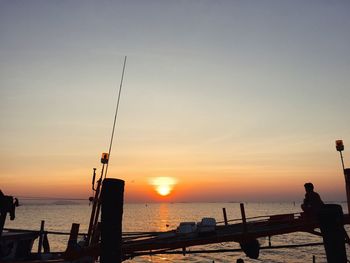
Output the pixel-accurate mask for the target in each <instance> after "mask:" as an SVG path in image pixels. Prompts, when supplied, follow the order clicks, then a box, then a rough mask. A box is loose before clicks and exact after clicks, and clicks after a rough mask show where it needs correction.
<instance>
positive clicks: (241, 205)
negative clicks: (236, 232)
mask: <svg viewBox="0 0 350 263" xmlns="http://www.w3.org/2000/svg"><path fill="white" fill-rule="evenodd" d="M239 206H240V208H241V216H242V223H243V232H244V233H246V232H247V218H246V217H245V210H244V204H243V203H240V204H239Z"/></svg>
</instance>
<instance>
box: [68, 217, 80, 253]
mask: <svg viewBox="0 0 350 263" xmlns="http://www.w3.org/2000/svg"><path fill="white" fill-rule="evenodd" d="M79 227H80V224H76V223H73V224H72V227H71V229H70V234H69V239H68V244H67V251H69V250H70V249H74V248H75V247H76V245H77V242H78V235H79Z"/></svg>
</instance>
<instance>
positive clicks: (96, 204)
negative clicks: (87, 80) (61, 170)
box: [86, 56, 127, 245]
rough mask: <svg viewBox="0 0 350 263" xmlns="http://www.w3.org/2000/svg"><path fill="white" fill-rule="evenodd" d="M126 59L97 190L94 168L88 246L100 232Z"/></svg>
mask: <svg viewBox="0 0 350 263" xmlns="http://www.w3.org/2000/svg"><path fill="white" fill-rule="evenodd" d="M126 59H127V56H125V57H124V64H123V71H122V76H121V80H120V85H119V92H118V99H117V103H116V109H115V114H114V121H113V128H112V135H111V140H110V143H109V150H108V153H102V158H101V163H102V170H101V176H100V178H99V180H98V181H97V186H96V189H95V188H94V184H95V175H96V174H95V170H96V169H95V168H94V174H93V181H92V190H93V191H95V197H94V198H91V200H93V207H92V211H91V217H90V224H89V229H88V235H87V238H86V241H87V242H86V243H87V245H90V244H91V243H92V242H93V240H92V239H93V237H94V236H96V231H99V230H98V229H97V225H98V218H99V214H100V209H101V203H100V189H101V185H102V180H103V179H104V178H106V177H107V171H108V164H109V159H110V155H111V150H112V145H113V139H114V133H115V126H116V123H117V117H118V110H119V102H120V96H121V91H122V87H123V80H124V73H125V66H126Z"/></svg>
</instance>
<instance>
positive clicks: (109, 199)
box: [100, 178, 124, 263]
mask: <svg viewBox="0 0 350 263" xmlns="http://www.w3.org/2000/svg"><path fill="white" fill-rule="evenodd" d="M123 202H124V181H123V180H119V179H112V178H107V179H104V181H103V184H102V191H101V257H100V260H101V263H121V262H122V249H121V247H122V217H123Z"/></svg>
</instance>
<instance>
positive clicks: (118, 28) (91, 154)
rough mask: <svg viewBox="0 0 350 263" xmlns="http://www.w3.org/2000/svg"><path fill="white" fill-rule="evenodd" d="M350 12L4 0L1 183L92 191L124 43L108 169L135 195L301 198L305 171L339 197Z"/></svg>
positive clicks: (333, 7) (335, 5) (17, 189)
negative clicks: (165, 182) (164, 187)
mask: <svg viewBox="0 0 350 263" xmlns="http://www.w3.org/2000/svg"><path fill="white" fill-rule="evenodd" d="M349 14H350V2H349V1H346V0H344V1H326V0H324V1H322V0H317V1H316V0H315V1H295V0H289V1H279V0H274V1H269V0H264V1H259V0H256V1H249V0H248V1H246V0H241V1H238V0H237V1H229V0H227V1H221V0H217V1H213V0H178V1H170V0H158V1H153V0H147V1H144V0H139V1H134V0H131V1H82V0H81V1H79V0H77V1H66V0H51V1H47V0H45V1H44V0H43V1H36V0H32V1H17V0H8V1H6V0H0V114H1V115H0V118H1V122H0V138H1V140H0V189H1V190H2V191H3V192H4V193H5V194H9V195H17V196H23V197H65V198H68V197H69V198H87V197H88V196H89V195H91V174H92V168H93V167H96V168H97V170H98V171H100V169H101V164H100V155H101V153H102V152H106V151H108V146H109V140H110V135H111V130H112V123H113V117H114V109H115V105H116V99H117V92H118V87H119V81H120V76H121V71H122V66H123V59H124V56H125V55H127V56H128V60H127V66H126V72H125V78H124V86H123V92H122V96H121V103H120V108H119V109H120V111H119V115H118V122H117V127H116V135H115V141H114V145H113V150H112V153H111V160H110V165H109V172H108V177H114V178H120V179H123V180H125V182H126V188H125V197H126V201H128V202H152V201H156V202H162V201H166V202H168V201H171V202H177V201H189V202H191V201H253V200H255V201H281V200H292V201H301V200H302V199H303V195H304V190H303V184H304V183H305V182H309V181H311V182H313V183H314V185H315V188H316V191H317V192H319V193H320V194H321V196H322V198H323V199H325V200H329V201H330V200H344V199H345V186H344V176H343V174H342V171H341V163H340V158H339V153H337V152H336V150H335V143H334V142H335V140H336V139H343V140H344V144H345V151H344V157H345V163H346V164H347V165H348V167H349V166H350V119H349V101H350V100H349V99H350V15H349ZM157 177H167V178H172V179H171V180H173V181H171V182H172V186H171V192H170V194H169V195H168V196H165V197H162V196H161V195H159V194H157V193H156V191H155V189H156V183H154V178H157ZM152 182H153V183H152Z"/></svg>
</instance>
